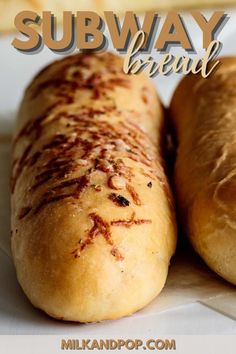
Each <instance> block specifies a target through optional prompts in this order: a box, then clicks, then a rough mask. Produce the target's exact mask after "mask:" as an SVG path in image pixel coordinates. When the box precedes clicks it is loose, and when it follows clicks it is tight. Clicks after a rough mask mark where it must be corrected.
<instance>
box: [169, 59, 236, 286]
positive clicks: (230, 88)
mask: <svg viewBox="0 0 236 354" xmlns="http://www.w3.org/2000/svg"><path fill="white" fill-rule="evenodd" d="M220 62H221V64H220V66H218V67H217V69H216V70H215V72H214V73H213V74H211V75H210V76H209V78H207V79H203V78H202V77H200V76H198V75H188V76H186V77H185V78H184V79H183V80H182V81H181V83H180V84H179V86H178V87H177V89H176V91H175V93H174V96H173V99H172V102H171V106H170V111H171V121H172V124H173V128H174V132H175V136H176V139H177V146H178V147H177V158H176V164H175V187H176V193H177V199H178V208H179V209H180V213H181V214H182V222H183V226H184V227H185V228H186V231H187V234H188V236H189V239H190V241H191V243H192V244H193V246H194V248H195V250H196V251H197V252H198V253H199V255H200V256H201V257H202V258H203V259H204V261H205V262H206V263H207V264H208V266H209V267H210V268H211V269H213V270H214V271H215V272H216V273H218V274H219V275H221V276H222V277H223V278H225V279H226V280H228V281H229V282H231V283H233V284H236V208H235V200H236V58H221V59H220Z"/></svg>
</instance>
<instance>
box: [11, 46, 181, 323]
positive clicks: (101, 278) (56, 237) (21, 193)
mask: <svg viewBox="0 0 236 354" xmlns="http://www.w3.org/2000/svg"><path fill="white" fill-rule="evenodd" d="M163 119H164V118H163V110H162V106H161V104H160V101H159V100H158V98H157V95H156V91H155V88H154V87H153V86H152V84H151V82H150V81H149V79H147V78H146V77H145V76H144V75H143V74H141V75H137V76H130V75H126V74H124V72H123V62H122V59H120V58H119V57H117V56H115V55H112V54H110V53H104V54H77V55H75V56H70V57H66V58H65V59H63V60H60V61H57V62H55V63H53V64H51V65H49V66H48V67H47V68H45V69H44V70H43V71H42V72H41V73H39V74H38V75H37V76H36V78H35V79H34V80H33V82H32V83H31V85H30V86H29V87H28V89H27V90H26V93H25V96H24V99H23V102H22V105H21V108H20V111H19V116H18V120H17V128H16V136H15V139H14V147H13V169H12V183H11V184H12V253H13V258H14V262H15V266H16V271H17V277H18V280H19V282H20V284H21V286H22V288H23V290H24V292H25V293H26V295H27V296H28V298H29V299H30V301H31V302H32V304H33V305H34V306H36V307H38V308H40V309H42V310H44V311H45V312H46V313H48V314H49V315H51V316H53V317H55V318H59V319H63V320H70V321H80V322H91V321H100V320H105V319H115V318H118V317H121V316H125V315H129V314H131V313H133V312H134V311H137V310H139V309H140V308H142V307H143V306H145V305H146V304H148V303H149V302H150V301H151V300H152V299H153V298H154V297H155V296H156V295H157V294H158V293H159V292H160V291H161V289H162V287H163V286H164V283H165V280H166V277H167V272H168V267H169V261H170V258H171V256H172V254H173V252H174V250H175V244H176V228H175V217H174V211H173V204H172V196H171V192H170V189H169V186H168V182H167V179H166V176H165V173H164V170H163V162H162V156H161V154H162V152H161V144H162V136H163V124H164V120H163Z"/></svg>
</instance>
